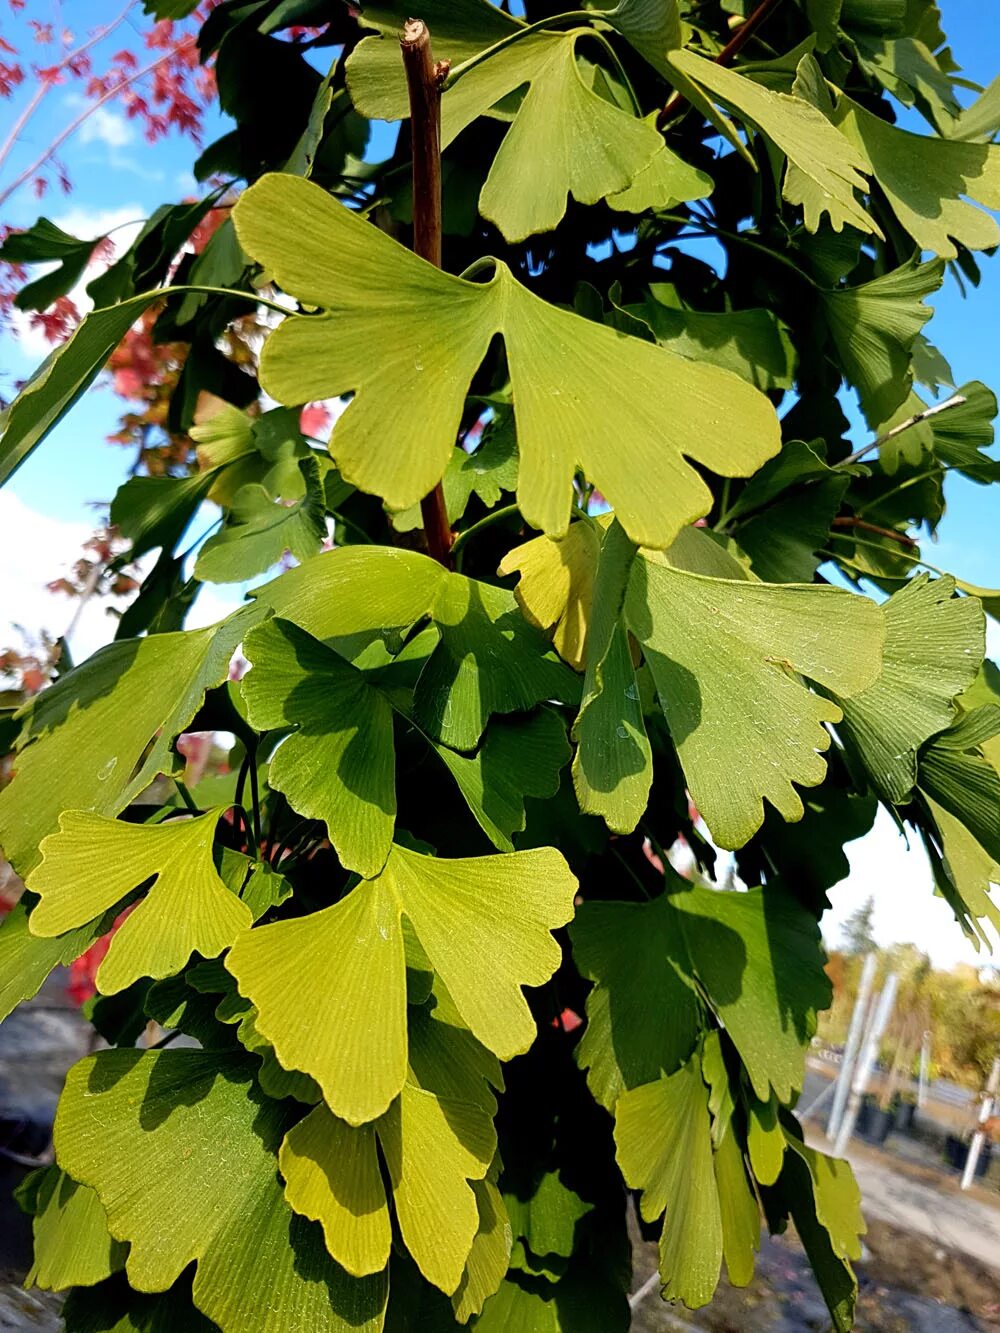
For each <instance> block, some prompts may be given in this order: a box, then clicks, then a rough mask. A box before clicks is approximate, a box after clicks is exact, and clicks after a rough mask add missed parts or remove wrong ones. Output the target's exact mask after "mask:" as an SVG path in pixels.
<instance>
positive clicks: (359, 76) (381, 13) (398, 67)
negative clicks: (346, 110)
mask: <svg viewBox="0 0 1000 1333" xmlns="http://www.w3.org/2000/svg"><path fill="white" fill-rule="evenodd" d="M411 8H412V5H411V6H409V7H407V5H406V4H405V3H404V0H374V2H373V3H367V4H366V5H365V7H364V11H363V13H362V14H361V15H360V19H361V22H362V23H363V24H364V25H365V26H366V27H368V28H375V29H377V30H378V32H379V33H380V34H381V35H380V36H378V37H367V38H365V40H364V41H363V42H359V43H358V45H357V46H356V47H355V48H354V50H353V51H352V52H351V55H350V58H349V59H348V61H347V87H348V90H349V91H350V94H351V101H352V102H353V103H354V106H355V107H356V108H357V110H358V111H360V112H361V114H362V115H363V116H367V117H368V118H369V119H370V120H405V119H406V118H407V117H408V116H409V114H410V103H409V98H408V97H407V91H406V75H405V72H404V70H403V63H402V61H401V60H400V58H399V33H400V31H401V30H402V27H403V24H404V23H405V22H406V20H407V18H408V17H409V14H410V9H411ZM420 17H421V18H422V19H423V21H424V22H425V23H426V24H427V27H428V29H429V30H430V33H431V40H432V42H433V49H434V57H435V59H436V60H447V61H449V62H450V64H451V65H452V67H453V68H457V67H458V66H459V65H461V64H462V63H463V62H464V61H466V60H471V59H472V58H473V57H474V56H477V55H479V53H480V52H481V51H485V50H486V48H487V47H489V46H493V45H495V44H496V43H497V42H502V41H503V40H504V39H505V38H507V37H510V36H512V35H513V34H514V33H516V32H518V30H519V29H522V28H523V27H524V24H523V23H522V22H521V21H520V19H517V18H513V17H512V16H511V15H510V14H507V13H506V12H504V11H503V10H500V9H498V8H497V6H496V5H493V4H491V3H490V0H423V4H422V7H421V11H420Z"/></svg>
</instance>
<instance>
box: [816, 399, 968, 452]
mask: <svg viewBox="0 0 1000 1333" xmlns="http://www.w3.org/2000/svg"><path fill="white" fill-rule="evenodd" d="M966 402H968V399H967V398H966V396H965V394H963V393H955V394H952V396H951V397H950V398H946V399H945V400H944V402H943V403H935V404H934V406H933V407H925V408H924V410H923V411H922V412H914V414H913V416H912V417H907V418H906V420H905V421H901V422H900V423H899V425H898V426H893V428H892V430H887V431H886V432H885V434H884V435H880V436H879V437H878V438H877V439H875V440H872V441H871V442H870V443H869V444H866V445H863V446H862V448H860V449H855V451H854V453H853V454H850V455H848V457H847V458H842V459H841V460H840V462H839V463H835V464H834V467H850V466H851V464H852V463H857V462H859V461H860V460H861V459H862V458H864V456H865V454H868V453H871V451H872V450H873V449H878V448H880V447H881V446H882V445H883V444H888V442H889V441H890V440H894V439H895V438H896V436H897V435H902V433H903V431H904V430H909V429H910V427H911V426H919V425H920V423H921V421H926V420H927V419H928V417H936V416H937V414H938V413H939V412H948V411H950V410H951V408H953V407H961V406H962V404H963V403H966Z"/></svg>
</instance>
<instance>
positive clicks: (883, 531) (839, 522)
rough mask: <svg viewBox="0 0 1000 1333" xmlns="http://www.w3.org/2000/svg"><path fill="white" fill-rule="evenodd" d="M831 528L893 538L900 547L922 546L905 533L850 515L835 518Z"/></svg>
mask: <svg viewBox="0 0 1000 1333" xmlns="http://www.w3.org/2000/svg"><path fill="white" fill-rule="evenodd" d="M830 526H831V527H833V528H858V529H860V530H861V531H862V532H874V533H875V534H876V535H877V536H879V537H891V538H892V540H893V541H894V542H899V544H900V546H909V547H913V548H915V547H917V546H919V545H920V543H919V542H915V541H914V540H913V538H912V537H908V536H907V535H906V533H905V532H896V531H895V530H894V529H893V528H880V527H879V525H878V524H877V523H869V522H867V521H866V520H865V519H863V518H852V517H850V516H849V515H845V516H843V517H841V518H835V519H834V520H833V522H832V523H831V525H830Z"/></svg>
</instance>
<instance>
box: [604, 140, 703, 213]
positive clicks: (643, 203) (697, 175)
mask: <svg viewBox="0 0 1000 1333" xmlns="http://www.w3.org/2000/svg"><path fill="white" fill-rule="evenodd" d="M713 185H714V182H713V180H712V178H711V176H709V175H708V174H707V172H704V171H699V170H698V169H697V167H692V166H689V165H688V163H687V162H685V161H684V159H683V158H682V157H678V156H677V154H676V153H672V152H671V151H670V149H669V148H668V147H667V146H666V144H663V145H662V146H661V148H660V150H659V152H657V153H656V154H654V156H653V157H652V158H651V159H650V161H649V163H648V164H647V165H646V166H644V167H643V168H642V170H641V171H639V172H637V173H636V174H635V175H634V177H633V178H632V184H631V185H629V186H628V188H627V189H625V190H619V191H617V192H616V193H615V194H609V195H608V197H607V203H608V207H609V208H613V209H614V210H615V211H616V212H618V213H645V212H646V211H647V210H650V209H652V210H654V211H656V210H658V209H670V208H676V206H677V205H678V204H686V203H689V202H690V201H691V200H692V199H704V198H706V197H707V196H708V195H710V194H711V193H712V189H713Z"/></svg>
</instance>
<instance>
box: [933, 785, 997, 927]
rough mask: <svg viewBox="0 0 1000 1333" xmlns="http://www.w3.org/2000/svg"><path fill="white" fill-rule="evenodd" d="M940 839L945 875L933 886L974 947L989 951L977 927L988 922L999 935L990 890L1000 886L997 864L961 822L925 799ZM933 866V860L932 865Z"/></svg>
mask: <svg viewBox="0 0 1000 1333" xmlns="http://www.w3.org/2000/svg"><path fill="white" fill-rule="evenodd" d="M925 799H926V800H927V804H928V807H929V808H930V812H931V814H932V815H933V816H934V823H935V824H936V825H937V829H938V834H939V836H940V839H941V851H942V853H943V859H944V864H943V867H942V869H943V871H944V874H943V875H941V874H936V875H935V882H936V884H937V887H938V889H939V890H940V892H941V895H942V897H944V898H945V900H946V901H947V903H948V905H949V907H950V908H951V909H952V911H953V912H954V913H955V917H956V919H957V921H958V922H959V924H960V925H961V926H962V929H963V930H964V931H965V933H966V934H967V935H968V936H969V938H970V939H972V940H973V941H974V942H975V943H976V944H977V947H978V945H979V944H983V945H985V946H986V948H987V949H992V947H993V945H992V941H991V940H990V937H989V935H988V934H987V933H986V931H985V930H984V929H983V927H982V926H981V925H980V924H979V923H980V921H982V920H987V921H989V922H990V924H991V925H992V926H993V928H994V930H996V931H997V932H998V933H1000V904H997V903H995V902H994V901H993V898H992V896H991V893H990V890H991V887H992V886H993V885H997V886H1000V864H998V862H997V861H995V860H994V859H993V857H992V856H990V855H989V853H988V852H986V851H984V850H983V848H982V847H981V846H980V845H979V843H978V842H977V841H976V839H975V838H974V837H973V835H972V834H971V833H970V832H969V830H968V829H967V828H966V827H965V825H964V824H963V823H962V821H961V820H960V819H958V818H956V816H955V815H953V814H951V813H950V812H949V811H948V810H945V809H944V808H943V807H942V806H940V805H938V804H937V802H936V801H934V800H932V799H931V798H930V797H929V796H926V794H925ZM933 864H934V862H933V858H932V865H933Z"/></svg>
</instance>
